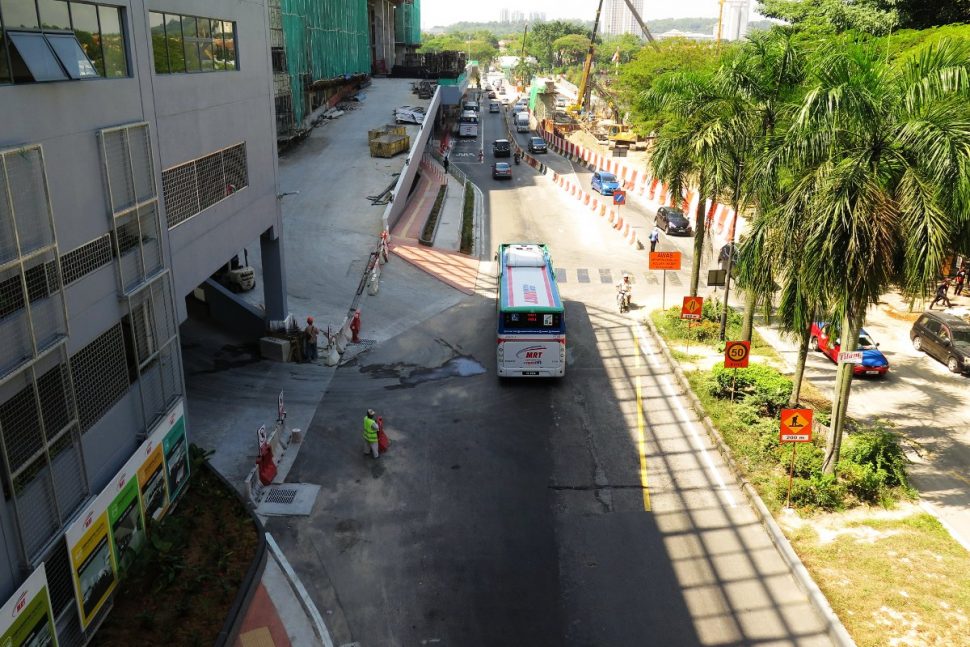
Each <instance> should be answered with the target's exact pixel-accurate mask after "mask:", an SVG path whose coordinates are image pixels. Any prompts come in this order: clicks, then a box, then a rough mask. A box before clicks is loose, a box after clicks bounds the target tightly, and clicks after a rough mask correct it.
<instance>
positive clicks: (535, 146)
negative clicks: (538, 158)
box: [529, 137, 549, 153]
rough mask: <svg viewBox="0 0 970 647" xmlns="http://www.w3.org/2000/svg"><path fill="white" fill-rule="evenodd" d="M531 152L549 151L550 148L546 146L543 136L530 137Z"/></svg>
mask: <svg viewBox="0 0 970 647" xmlns="http://www.w3.org/2000/svg"><path fill="white" fill-rule="evenodd" d="M529 152H530V153H548V152H549V149H548V148H546V142H545V140H543V139H542V137H530V138H529Z"/></svg>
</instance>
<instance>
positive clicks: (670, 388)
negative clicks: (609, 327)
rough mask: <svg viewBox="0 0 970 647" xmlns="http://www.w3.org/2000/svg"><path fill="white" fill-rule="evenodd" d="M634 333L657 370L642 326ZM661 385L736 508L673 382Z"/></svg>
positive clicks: (657, 362) (651, 345)
mask: <svg viewBox="0 0 970 647" xmlns="http://www.w3.org/2000/svg"><path fill="white" fill-rule="evenodd" d="M636 333H637V337H638V338H639V340H640V348H641V349H643V350H642V351H641V352H643V354H644V355H645V356H646V357H647V359H648V360H650V364H651V365H652V366H653V367H654V368H655V369H659V368H660V362H659V361H657V357H656V353H655V352H654V349H653V344H651V343H650V340H649V339H648V338H647V336H646V334H645V333H644V331H643V326H642V325H641V324H639V323H637V324H636ZM661 383H662V385H663V386H664V387H665V388H666V391H667V399H668V400H669V401H670V402H673V404H674V407H676V409H677V413H678V414H679V415H680V420H681V422H683V424H684V426H686V427H687V429H688V431H690V435H691V438H692V439H693V441H694V448H695V449H696V450H697V451H698V452H700V453H701V455H702V456H703V457H704V464H705V465H707V471H708V472H709V473H710V475H711V478H713V479H714V481H715V482H716V483H717V487H718V489H719V490H720V491H721V492H722V493H723V494H724V500H725V501H726V502H727V504H728V505H729V506H730V507H732V508H734V507H736V506H737V502H736V501H735V500H734V496H733V495H732V494H731V492H730V490H728V487H727V484H726V483H725V482H724V479H723V478H721V473H720V472H718V470H717V467H716V466H715V465H714V460H713V459H712V458H711V454H710V452H708V451H707V448H706V447H705V446H704V443H703V441H702V440H701V435H700V433H699V432H698V431H697V426H696V425H695V424H694V423H693V422H692V421H691V419H690V416H689V415H687V410H686V409H685V408H684V405H683V403H682V402H681V401H680V395H678V394H677V391H676V389H675V388H674V385H673V382H671V380H670V376H669V375H664V376H662V379H661Z"/></svg>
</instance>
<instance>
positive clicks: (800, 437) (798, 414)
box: [778, 409, 812, 508]
mask: <svg viewBox="0 0 970 647" xmlns="http://www.w3.org/2000/svg"><path fill="white" fill-rule="evenodd" d="M778 442H780V443H792V446H791V467H790V468H789V470H788V496H787V497H786V499H785V507H786V508H787V507H789V506H790V504H791V484H792V480H793V479H794V476H795V448H796V447H797V443H810V442H812V410H811V409H782V410H781V430H780V431H779V434H778Z"/></svg>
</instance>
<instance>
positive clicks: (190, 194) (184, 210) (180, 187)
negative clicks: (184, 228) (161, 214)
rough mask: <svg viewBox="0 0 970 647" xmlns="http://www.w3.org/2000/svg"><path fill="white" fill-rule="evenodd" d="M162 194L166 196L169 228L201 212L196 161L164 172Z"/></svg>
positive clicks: (166, 215)
mask: <svg viewBox="0 0 970 647" xmlns="http://www.w3.org/2000/svg"><path fill="white" fill-rule="evenodd" d="M162 194H163V195H164V196H165V217H166V220H167V222H168V228H169V229H171V228H172V227H174V226H175V225H177V224H179V223H180V222H183V221H185V220H188V219H189V218H191V217H192V216H194V215H195V214H197V213H199V189H198V183H197V180H196V177H195V162H189V163H188V164H182V165H180V166H175V167H173V168H170V169H168V170H167V171H164V172H163V173H162Z"/></svg>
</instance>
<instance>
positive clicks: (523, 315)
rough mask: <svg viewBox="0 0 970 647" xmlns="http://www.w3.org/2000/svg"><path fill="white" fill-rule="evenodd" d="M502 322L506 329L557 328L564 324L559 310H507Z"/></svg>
mask: <svg viewBox="0 0 970 647" xmlns="http://www.w3.org/2000/svg"><path fill="white" fill-rule="evenodd" d="M502 324H503V326H504V328H505V330H542V329H548V330H557V329H559V327H560V326H561V325H562V315H561V314H560V313H558V312H538V313H537V312H506V313H504V315H503V321H502Z"/></svg>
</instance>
